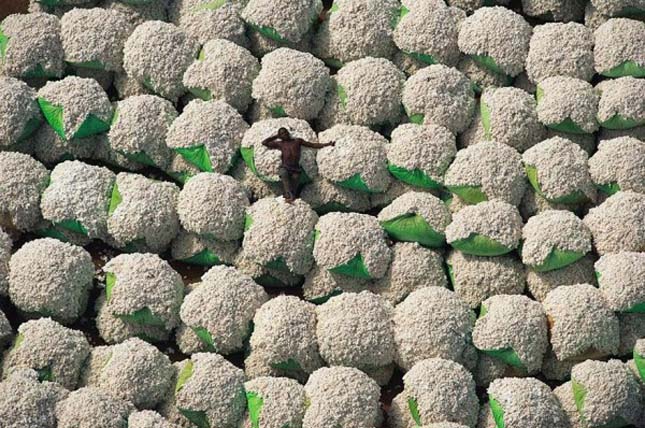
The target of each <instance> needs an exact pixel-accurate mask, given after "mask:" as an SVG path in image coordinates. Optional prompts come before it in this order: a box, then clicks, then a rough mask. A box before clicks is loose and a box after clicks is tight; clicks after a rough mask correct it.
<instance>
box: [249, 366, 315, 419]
mask: <svg viewBox="0 0 645 428" xmlns="http://www.w3.org/2000/svg"><path fill="white" fill-rule="evenodd" d="M244 389H245V390H246V401H247V407H248V411H247V414H246V417H245V420H244V424H243V425H241V426H242V427H243V428H250V427H253V426H258V424H259V423H260V421H262V425H263V426H268V427H283V426H301V425H302V419H303V418H304V415H305V411H306V396H305V389H304V387H303V386H302V385H300V384H299V383H298V382H297V381H295V380H293V379H286V378H281V377H259V378H255V379H253V380H250V381H248V382H246V383H245V384H244Z"/></svg>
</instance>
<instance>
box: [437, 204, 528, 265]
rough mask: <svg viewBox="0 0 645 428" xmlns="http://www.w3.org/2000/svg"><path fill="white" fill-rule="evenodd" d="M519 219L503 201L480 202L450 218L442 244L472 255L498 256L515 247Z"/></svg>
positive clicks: (516, 213) (512, 208)
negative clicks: (445, 243) (445, 242)
mask: <svg viewBox="0 0 645 428" xmlns="http://www.w3.org/2000/svg"><path fill="white" fill-rule="evenodd" d="M521 238H522V217H520V213H519V211H518V210H517V208H515V207H514V206H513V205H511V204H508V203H506V202H499V201H491V202H480V203H478V204H477V205H472V206H467V207H464V208H462V209H461V210H459V211H458V212H457V213H455V214H454V215H453V218H452V222H451V223H450V224H449V225H448V227H447V228H446V241H447V242H448V244H449V245H450V246H452V247H453V248H455V249H457V250H459V251H461V252H463V253H466V254H471V255H474V256H488V257H491V256H501V255H504V254H507V253H510V252H511V251H513V250H514V249H516V248H517V247H518V245H519V244H520V240H521Z"/></svg>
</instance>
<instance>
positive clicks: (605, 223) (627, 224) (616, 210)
mask: <svg viewBox="0 0 645 428" xmlns="http://www.w3.org/2000/svg"><path fill="white" fill-rule="evenodd" d="M583 220H584V222H585V224H586V225H587V227H588V228H589V230H591V235H592V237H593V245H594V248H595V249H596V252H597V253H598V254H599V255H603V254H606V253H618V252H620V251H635V252H642V251H643V250H644V249H645V195H643V194H641V193H636V192H631V191H625V192H618V193H616V194H614V195H613V196H610V197H609V198H608V199H607V200H606V201H605V202H603V203H602V204H600V205H598V206H596V207H595V208H591V209H590V210H589V213H588V214H587V215H586V216H585V218H584V219H583Z"/></svg>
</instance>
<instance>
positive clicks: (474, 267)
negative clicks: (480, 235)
mask: <svg viewBox="0 0 645 428" xmlns="http://www.w3.org/2000/svg"><path fill="white" fill-rule="evenodd" d="M446 264H447V267H448V272H449V274H450V282H451V285H452V288H453V289H454V291H455V293H457V295H458V296H459V297H460V298H461V300H463V301H464V302H466V303H467V304H468V305H469V306H470V307H471V308H472V309H476V308H477V307H478V306H479V305H480V304H481V303H482V302H483V301H484V300H486V299H488V298H489V297H492V296H497V295H499V294H505V295H511V294H522V293H523V292H524V288H525V287H526V273H525V272H524V266H523V265H522V263H521V262H520V260H518V258H517V257H516V256H514V255H505V256H496V257H479V256H471V255H468V254H464V253H462V252H460V251H452V252H450V254H449V255H448V257H447V258H446Z"/></svg>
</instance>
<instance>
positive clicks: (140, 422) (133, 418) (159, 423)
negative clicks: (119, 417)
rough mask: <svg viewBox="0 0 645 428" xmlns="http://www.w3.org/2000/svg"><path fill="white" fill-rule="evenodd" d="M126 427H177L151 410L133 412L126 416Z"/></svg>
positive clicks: (177, 426)
mask: <svg viewBox="0 0 645 428" xmlns="http://www.w3.org/2000/svg"><path fill="white" fill-rule="evenodd" d="M128 428H179V425H175V424H173V423H170V422H168V420H166V419H165V418H163V417H162V416H161V415H160V414H159V413H157V412H153V411H152V410H143V411H141V412H134V413H131V414H130V417H129V418H128Z"/></svg>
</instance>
